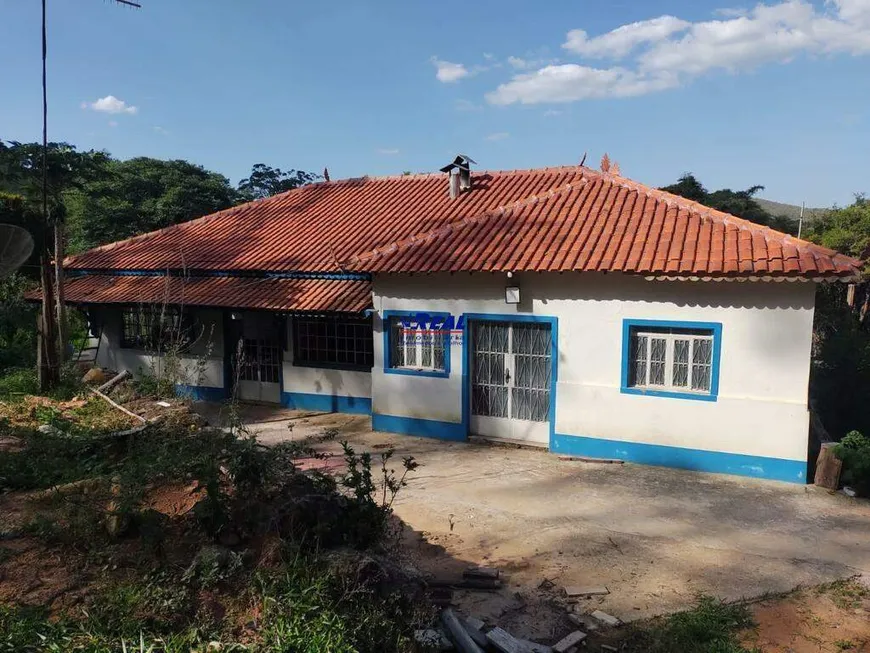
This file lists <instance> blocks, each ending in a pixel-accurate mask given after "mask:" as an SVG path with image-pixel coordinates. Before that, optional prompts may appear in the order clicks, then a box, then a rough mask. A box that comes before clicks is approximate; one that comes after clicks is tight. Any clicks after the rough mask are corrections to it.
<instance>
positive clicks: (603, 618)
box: [592, 610, 622, 627]
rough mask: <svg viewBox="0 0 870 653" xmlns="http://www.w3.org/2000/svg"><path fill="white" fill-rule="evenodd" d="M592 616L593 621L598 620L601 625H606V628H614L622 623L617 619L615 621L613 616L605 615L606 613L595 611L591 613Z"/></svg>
mask: <svg viewBox="0 0 870 653" xmlns="http://www.w3.org/2000/svg"><path fill="white" fill-rule="evenodd" d="M592 616H593V617H594V618H595V619H598V621H600V622H601V623H603V624H607V625H608V626H614V627H615V626H619V625H621V624H622V622H621V621H620V620H619V619H617V618H616V617H614V616H613V615H609V614H607V613H606V612H602V611H601V610H596V611H595V612H593V613H592Z"/></svg>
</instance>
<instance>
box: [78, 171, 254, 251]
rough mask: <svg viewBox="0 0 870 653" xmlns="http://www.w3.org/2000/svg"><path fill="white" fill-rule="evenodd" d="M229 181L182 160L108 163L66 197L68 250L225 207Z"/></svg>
mask: <svg viewBox="0 0 870 653" xmlns="http://www.w3.org/2000/svg"><path fill="white" fill-rule="evenodd" d="M240 199H241V198H240V196H239V193H238V192H237V191H236V190H235V189H234V188H233V187H232V186H231V185H230V181H229V179H227V178H226V177H224V176H223V175H221V174H218V173H216V172H211V171H209V170H206V169H205V168H203V167H202V166H198V165H195V164H192V163H189V162H187V161H183V160H172V161H163V160H160V159H151V158H148V157H137V158H135V159H128V160H126V161H117V160H110V161H109V162H108V163H107V165H106V167H105V170H104V174H103V175H102V176H101V177H99V178H98V179H94V180H91V181H89V182H88V183H86V184H84V186H83V187H82V188H80V189H77V190H76V191H75V192H71V193H69V194H68V195H67V197H66V200H67V203H68V205H69V224H70V249H71V250H72V251H82V250H86V249H90V248H91V247H94V246H96V245H100V244H103V243H108V242H113V241H116V240H122V239H124V238H129V237H130V236H135V235H137V234H141V233H144V232H147V231H153V230H155V229H161V228H163V227H168V226H170V225H174V224H178V223H180V222H186V221H188V220H193V219H194V218H199V217H202V216H204V215H208V214H209V213H214V212H215V211H220V210H222V209H226V208H229V207H231V206H233V205H234V204H236V203H238V202H239V201H240Z"/></svg>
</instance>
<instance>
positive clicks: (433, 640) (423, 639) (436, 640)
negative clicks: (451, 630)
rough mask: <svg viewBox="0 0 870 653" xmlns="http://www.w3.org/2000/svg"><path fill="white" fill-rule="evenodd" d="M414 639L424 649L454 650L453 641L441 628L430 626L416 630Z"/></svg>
mask: <svg viewBox="0 0 870 653" xmlns="http://www.w3.org/2000/svg"><path fill="white" fill-rule="evenodd" d="M414 641H415V642H416V643H417V646H418V647H420V649H421V650H423V651H438V652H439V653H440V652H441V651H452V650H453V643H452V642H451V641H450V640H449V639H447V636H446V635H444V633H442V632H441V631H440V630H435V629H434V628H428V629H426V630H417V631H414Z"/></svg>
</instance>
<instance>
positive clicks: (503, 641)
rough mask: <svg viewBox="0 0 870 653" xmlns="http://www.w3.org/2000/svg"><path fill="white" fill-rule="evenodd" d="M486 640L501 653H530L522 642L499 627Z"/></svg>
mask: <svg viewBox="0 0 870 653" xmlns="http://www.w3.org/2000/svg"><path fill="white" fill-rule="evenodd" d="M486 639H487V641H489V643H490V644H492V645H493V646H494V647H495V648H497V649H498V650H499V651H501V653H529V650H528V649H527V648H526V647H525V645H524V644H523V643H522V642H521V641H519V640H517V639H515V638H514V636H513V635H511V634H510V633H509V632H507V631H506V630H502V629H501V628H499V627H497V626H496V627H495V628H493V629H492V630H490V631H489V632H488V633H487V634H486Z"/></svg>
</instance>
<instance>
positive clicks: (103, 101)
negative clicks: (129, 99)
mask: <svg viewBox="0 0 870 653" xmlns="http://www.w3.org/2000/svg"><path fill="white" fill-rule="evenodd" d="M82 109H90V110H92V111H99V112H101V113H129V114H131V115H133V114H135V113H138V112H139V108H138V107H134V106H131V105H129V104H127V103H126V102H124V100H119V99H118V98H116V97H115V96H114V95H107V96H106V97H101V98H100V99H99V100H96V101H94V102H82Z"/></svg>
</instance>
